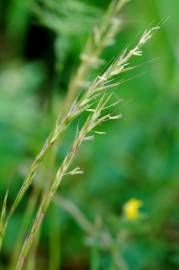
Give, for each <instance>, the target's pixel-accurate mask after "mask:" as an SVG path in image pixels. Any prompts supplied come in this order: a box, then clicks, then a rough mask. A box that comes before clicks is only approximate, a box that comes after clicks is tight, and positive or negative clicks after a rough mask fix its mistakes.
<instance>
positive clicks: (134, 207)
mask: <svg viewBox="0 0 179 270" xmlns="http://www.w3.org/2000/svg"><path fill="white" fill-rule="evenodd" d="M142 204H143V203H142V201H140V200H137V199H130V200H129V201H128V202H126V203H125V204H124V207H123V211H124V215H125V217H126V218H127V219H129V220H136V219H137V218H138V217H139V208H140V207H141V206H142Z"/></svg>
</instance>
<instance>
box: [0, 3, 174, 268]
mask: <svg viewBox="0 0 179 270" xmlns="http://www.w3.org/2000/svg"><path fill="white" fill-rule="evenodd" d="M109 3H110V1H109V0H108V1H107V0H105V1H104V0H103V1H100V0H88V1H87V0H86V1H85V0H83V1H82V0H81V1H79V0H58V1H57V0H43V1H42V0H41V1H35V0H29V1H23V0H8V1H3V0H1V1H0V179H1V182H0V194H1V205H2V203H3V198H4V196H5V193H6V190H9V195H8V202H7V204H8V206H9V205H11V202H12V201H13V199H14V197H15V194H16V193H17V191H18V189H19V187H20V184H21V183H22V180H23V179H24V176H25V174H26V171H27V169H28V167H29V166H30V164H31V162H32V160H33V159H34V157H35V155H36V154H37V152H38V151H39V149H40V148H41V146H42V144H43V141H44V139H45V138H46V136H47V135H48V133H49V132H50V130H51V127H52V125H53V124H54V122H55V117H56V115H57V113H58V111H59V109H60V108H62V103H63V100H64V97H65V95H66V92H67V89H68V84H69V81H70V79H71V77H72V74H73V73H74V72H75V70H76V69H77V67H78V65H79V56H80V52H81V51H82V49H83V48H84V46H85V43H86V40H87V38H88V36H89V34H90V33H91V31H92V28H93V27H94V25H98V24H100V21H101V19H102V16H103V15H104V13H105V11H106V9H107V6H108V5H109ZM122 17H123V20H124V25H123V31H122V32H121V33H119V35H118V36H117V40H116V42H115V44H114V45H112V46H110V47H108V48H106V49H105V50H104V52H103V54H102V56H103V58H104V59H106V61H110V60H111V59H113V57H114V56H116V55H117V54H118V52H120V51H122V49H124V48H125V47H126V46H127V45H128V44H129V43H130V42H133V40H135V39H136V35H137V37H138V36H139V34H140V33H142V32H143V31H144V30H145V28H147V27H148V26H149V25H151V24H158V23H160V22H162V27H161V30H160V32H159V33H158V34H157V35H156V36H155V38H154V39H153V40H152V41H151V42H150V44H148V45H147V46H146V47H145V50H144V51H145V53H144V56H143V58H142V65H141V62H139V61H136V60H135V61H134V65H138V67H137V68H136V69H135V70H133V71H130V73H127V74H126V75H125V76H124V78H125V79H126V80H127V81H126V82H125V83H124V84H122V86H120V88H119V87H118V88H119V89H116V90H115V93H116V95H118V96H120V97H122V98H124V102H123V103H122V105H120V107H119V109H118V110H120V111H121V112H122V113H123V120H122V121H119V122H118V121H117V122H112V123H111V122H110V123H108V124H105V125H104V127H103V129H104V130H105V131H106V132H107V135H105V136H99V137H97V138H96V140H95V141H94V142H91V143H87V144H85V145H83V147H82V149H81V151H80V154H79V155H78V158H77V159H78V160H77V161H76V162H77V164H80V167H81V168H82V169H83V170H84V175H81V176H74V177H66V179H65V181H63V183H62V185H61V188H60V190H59V194H60V196H63V197H64V198H66V199H68V200H69V201H71V202H72V203H74V205H77V206H78V207H79V209H81V211H82V212H83V213H84V215H85V217H86V219H87V220H89V222H90V223H92V224H95V225H94V226H95V227H96V228H97V229H96V230H97V231H98V229H99V230H100V231H102V232H104V234H105V233H108V232H110V235H111V236H112V239H113V240H112V241H114V242H115V243H116V246H115V245H114V247H115V249H114V250H112V252H114V253H112V254H113V255H111V254H110V253H109V252H108V250H107V248H106V247H105V241H104V243H103V242H102V247H99V242H98V237H96V239H97V240H96V242H95V243H93V244H92V243H91V241H92V240H91V239H90V237H89V235H88V234H87V232H86V231H84V230H83V228H81V226H79V224H78V222H76V220H75V219H74V217H73V215H70V214H69V213H68V212H67V211H65V210H64V209H63V207H59V206H60V204H62V205H63V203H62V201H61V202H60V201H59V203H57V202H56V203H54V204H53V205H52V206H51V207H50V209H49V211H48V215H47V216H46V218H45V221H44V223H43V227H42V231H41V234H40V235H39V243H38V247H37V252H36V266H35V267H34V266H33V265H30V264H29V266H28V267H29V269H50V270H57V269H89V268H91V269H92V270H95V269H122V270H126V269H129V270H140V269H141V270H142V269H143V270H147V269H152V270H155V269H163V270H171V269H179V211H178V203H179V195H178V194H179V183H178V164H179V129H178V120H179V118H178V105H179V101H178V97H179V96H178V82H179V76H178V70H179V49H178V48H179V36H178V27H179V17H178V1H177V0H171V1H163V0H150V1H143V0H136V1H131V2H130V3H129V4H128V5H127V6H126V7H125V9H124V11H123V16H122ZM140 61H141V59H140ZM97 72H98V71H95V70H94V71H93V73H94V74H93V76H94V75H95V74H96V73H97ZM128 79H130V80H128ZM77 124H78V121H76V122H75V123H74V124H73V125H72V126H71V127H70V129H69V130H68V132H67V133H66V134H65V137H64V138H63V139H64V142H63V144H62V145H61V148H60V150H59V151H58V154H57V162H56V165H55V166H56V168H57V166H58V164H59V163H60V161H61V160H62V158H63V157H64V155H65V153H66V151H67V149H68V147H69V144H70V143H71V138H72V137H73V136H74V133H75V129H76V125H77ZM48 158H49V157H48ZM48 158H47V160H45V164H46V167H47V168H48V167H49V160H48ZM44 173H45V172H44V171H43V168H42V169H41V170H40V172H39V174H38V175H37V179H38V177H40V176H44V177H47V176H46V175H44ZM31 193H32V190H30V191H29V192H28V194H27V195H26V198H25V199H23V202H22V203H21V205H20V207H19V208H18V210H17V211H16V212H15V214H14V216H13V218H12V220H11V223H10V226H9V228H8V233H7V235H6V239H5V242H4V246H3V249H2V252H1V261H0V263H1V264H0V269H8V268H7V264H8V261H9V260H10V257H11V254H12V250H13V248H14V247H15V243H16V239H17V237H18V231H19V228H20V226H21V223H22V220H23V217H24V213H25V209H26V205H27V202H28V199H29V198H30V196H31ZM63 197H62V198H63ZM62 198H61V199H62ZM131 198H137V199H139V200H141V201H142V202H143V205H142V208H141V209H140V212H141V217H140V218H139V219H138V220H135V221H130V220H127V219H125V217H124V215H123V206H124V204H125V203H126V201H128V200H129V199H131ZM107 235H108V234H107ZM115 240H117V241H115ZM106 241H107V240H106ZM115 254H116V255H115ZM116 256H117V257H118V259H120V262H121V268H117V266H116V265H115V263H114V264H113V260H112V258H115V257H116Z"/></svg>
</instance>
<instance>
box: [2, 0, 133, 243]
mask: <svg viewBox="0 0 179 270" xmlns="http://www.w3.org/2000/svg"><path fill="white" fill-rule="evenodd" d="M128 1H129V0H117V1H114V2H112V4H111V5H110V6H109V8H108V11H107V13H106V16H105V18H104V21H103V23H102V24H101V27H99V29H98V28H96V31H95V32H94V34H93V35H92V36H91V37H90V38H89V40H88V42H87V45H86V47H85V50H84V52H83V53H82V55H81V64H80V66H79V69H78V70H77V72H76V74H75V76H73V79H72V80H71V82H70V85H69V91H68V94H67V97H66V99H65V102H64V106H63V109H62V112H61V113H59V116H58V120H57V123H56V125H55V127H54V129H53V131H52V132H51V134H50V135H49V137H48V138H47V140H46V142H45V143H44V145H43V147H42V149H41V150H40V152H39V153H38V154H37V156H36V158H35V160H34V161H33V163H32V165H31V167H30V169H29V171H28V173H27V175H26V177H25V179H24V182H23V184H22V186H21V188H20V190H19V192H18V194H17V196H16V198H15V200H14V202H13V204H12V206H11V208H10V211H9V213H8V215H7V218H6V221H5V224H4V225H3V226H1V228H0V233H1V244H2V241H3V238H4V235H5V233H6V229H7V226H8V224H9V221H10V219H11V217H12V215H13V213H14V211H15V209H16V208H17V206H18V205H19V203H20V202H21V200H22V198H23V197H24V195H25V193H26V191H27V190H28V188H29V187H30V185H31V183H32V179H33V177H34V175H35V173H36V171H37V170H38V168H39V166H40V164H41V162H42V161H43V160H44V157H45V156H46V155H47V153H48V152H49V151H50V150H51V148H52V146H53V145H54V144H55V143H56V142H57V140H58V138H59V137H60V135H61V134H62V133H63V132H64V131H65V130H66V128H67V126H68V125H69V124H70V122H71V121H72V120H73V118H75V117H76V116H77V115H78V113H77V114H76V115H74V116H73V117H72V119H68V118H66V117H65V114H66V112H67V111H68V110H69V108H70V106H71V105H72V103H73V101H74V99H75V97H76V96H77V93H78V91H79V89H80V86H81V85H80V84H81V83H82V82H83V81H84V80H85V78H86V76H87V75H88V74H89V73H90V71H91V70H92V69H93V68H94V65H95V66H97V65H99V63H100V62H101V61H99V59H98V56H99V55H100V53H101V52H102V50H103V49H104V48H105V47H106V46H109V45H110V44H112V43H113V42H114V38H115V36H116V34H117V33H118V32H119V30H120V21H119V19H118V16H119V14H120V12H121V9H122V8H123V6H124V5H125V4H126V3H127V2H128ZM91 59H93V62H91Z"/></svg>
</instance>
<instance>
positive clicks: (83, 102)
mask: <svg viewBox="0 0 179 270" xmlns="http://www.w3.org/2000/svg"><path fill="white" fill-rule="evenodd" d="M158 30H159V27H154V28H151V29H149V30H148V31H145V32H144V34H143V35H142V36H141V38H140V39H139V42H138V43H137V45H136V46H135V47H134V48H133V49H132V50H129V51H127V50H125V51H124V52H123V54H122V55H120V57H118V58H117V60H116V61H114V63H112V64H111V65H110V66H109V67H108V68H107V70H106V71H105V72H104V73H103V74H102V75H101V76H98V77H97V78H96V79H95V80H94V82H93V83H92V84H91V86H90V87H89V89H88V91H87V92H86V93H85V94H84V95H83V96H82V98H81V99H80V100H79V101H78V102H76V103H74V105H73V106H72V107H71V109H70V111H69V113H68V114H67V117H69V118H70V117H72V118H73V116H74V114H75V115H76V114H78V115H79V114H80V113H82V112H83V111H90V112H92V114H91V116H89V118H88V119H87V121H86V122H85V124H84V126H83V127H82V129H81V131H80V132H79V133H78V135H77V137H76V139H75V141H74V144H73V146H72V148H71V151H70V152H69V153H68V154H67V156H66V158H65V159H64V161H63V162H62V164H61V166H60V168H59V169H58V171H57V174H56V177H55V179H54V181H53V182H52V185H51V186H50V189H49V192H48V194H45V195H44V197H43V199H42V201H41V204H40V206H39V210H38V212H37V215H36V218H35V220H34V223H33V225H32V228H31V231H30V234H29V236H28V237H27V238H26V240H25V242H24V245H23V247H22V250H21V253H20V255H19V259H18V262H17V266H16V270H21V269H22V267H23V265H24V262H25V259H26V257H27V255H28V253H29V251H30V248H31V245H32V243H33V241H34V239H35V236H36V234H37V233H38V230H39V229H40V226H41V223H42V220H43V218H44V215H45V213H46V211H47V209H48V207H49V205H50V203H51V201H52V199H53V197H54V195H55V193H56V191H57V189H58V187H59V185H60V183H61V181H62V178H63V176H64V175H65V174H66V173H67V170H68V168H69V166H70V164H71V162H72V161H73V159H74V157H75V156H76V154H77V152H78V150H79V148H80V146H81V143H82V142H83V141H84V140H89V139H90V138H91V137H90V136H89V137H87V135H88V133H89V132H91V131H92V130H93V129H94V128H95V127H96V126H98V125H99V124H101V123H102V122H104V121H107V120H110V119H111V120H112V119H117V118H119V116H117V117H116V116H111V115H110V114H107V115H104V116H101V113H102V111H104V110H105V108H106V104H107V102H108V100H109V98H110V96H108V97H106V96H103V97H101V96H102V95H103V93H104V92H105V90H106V88H107V89H108V87H111V88H112V87H113V84H111V78H113V77H115V76H118V75H119V74H120V73H121V72H124V71H127V70H129V68H128V67H126V65H128V64H129V60H130V58H132V57H133V56H141V55H142V51H141V48H142V47H143V45H144V44H145V43H146V42H147V41H148V40H149V39H150V38H151V37H152V36H153V34H154V33H155V32H156V31H158ZM97 97H101V98H100V101H99V103H98V105H97V107H96V108H94V109H93V107H92V105H94V101H95V100H96V98H97ZM76 172H78V170H76ZM78 173H79V172H78Z"/></svg>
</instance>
